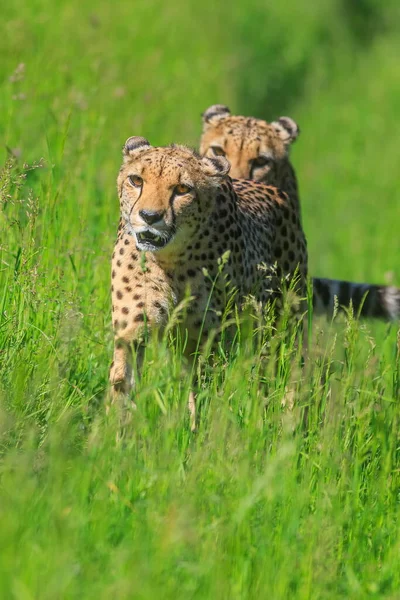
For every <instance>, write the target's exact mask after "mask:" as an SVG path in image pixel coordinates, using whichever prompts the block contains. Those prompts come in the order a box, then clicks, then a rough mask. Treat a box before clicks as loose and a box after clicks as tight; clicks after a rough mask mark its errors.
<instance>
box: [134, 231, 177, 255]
mask: <svg viewBox="0 0 400 600" xmlns="http://www.w3.org/2000/svg"><path fill="white" fill-rule="evenodd" d="M135 237H136V245H137V247H138V248H139V250H147V251H149V250H153V251H154V250H160V249H161V248H164V246H166V245H167V244H168V242H169V241H170V240H171V237H172V236H171V235H169V234H167V233H163V234H160V233H159V232H155V231H151V230H149V229H146V230H145V231H140V232H138V233H136V232H135Z"/></svg>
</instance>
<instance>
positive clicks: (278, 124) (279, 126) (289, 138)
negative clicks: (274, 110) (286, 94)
mask: <svg viewBox="0 0 400 600" xmlns="http://www.w3.org/2000/svg"><path fill="white" fill-rule="evenodd" d="M271 125H272V127H274V129H275V131H276V132H277V133H278V135H279V137H280V138H281V139H282V141H283V143H284V144H286V145H289V144H291V143H292V142H294V141H295V139H297V137H298V136H299V133H300V128H299V126H298V125H297V123H296V121H294V120H293V119H291V118H290V117H279V119H278V120H277V121H273V122H272V123H271Z"/></svg>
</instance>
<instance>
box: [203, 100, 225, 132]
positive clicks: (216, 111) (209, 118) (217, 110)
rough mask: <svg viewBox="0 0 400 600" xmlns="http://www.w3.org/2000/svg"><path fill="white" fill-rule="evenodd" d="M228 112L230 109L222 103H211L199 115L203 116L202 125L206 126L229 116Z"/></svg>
mask: <svg viewBox="0 0 400 600" xmlns="http://www.w3.org/2000/svg"><path fill="white" fill-rule="evenodd" d="M230 114H231V111H230V110H229V108H228V107H227V106H225V105H224V104H213V105H212V106H210V107H209V108H207V110H205V111H204V112H203V114H202V115H201V116H202V117H203V125H204V127H207V125H215V124H216V123H217V122H218V121H220V120H221V119H226V117H229V116H230Z"/></svg>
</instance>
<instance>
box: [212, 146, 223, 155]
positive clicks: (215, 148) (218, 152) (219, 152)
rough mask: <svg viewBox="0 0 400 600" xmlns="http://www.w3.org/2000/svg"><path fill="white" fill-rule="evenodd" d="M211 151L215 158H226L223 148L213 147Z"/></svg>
mask: <svg viewBox="0 0 400 600" xmlns="http://www.w3.org/2000/svg"><path fill="white" fill-rule="evenodd" d="M211 150H212V151H213V152H214V154H215V156H225V151H224V150H223V149H222V148H221V146H211Z"/></svg>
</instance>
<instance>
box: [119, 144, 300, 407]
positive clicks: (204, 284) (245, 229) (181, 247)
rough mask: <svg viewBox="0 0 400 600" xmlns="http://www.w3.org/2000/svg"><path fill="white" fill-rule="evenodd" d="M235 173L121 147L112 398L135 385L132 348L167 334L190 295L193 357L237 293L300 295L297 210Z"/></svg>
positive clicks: (171, 154) (211, 161)
mask: <svg viewBox="0 0 400 600" xmlns="http://www.w3.org/2000/svg"><path fill="white" fill-rule="evenodd" d="M229 168H230V165H229V163H228V161H227V160H226V159H225V158H224V157H213V158H209V157H203V158H202V157H201V156H200V155H199V154H197V153H196V152H195V151H193V150H191V149H189V148H186V147H184V146H177V145H171V146H168V147H152V146H151V145H150V144H149V142H148V141H147V140H146V139H144V138H142V137H131V138H129V139H128V140H127V142H126V143H125V146H124V149H123V164H122V167H121V169H120V172H119V175H118V180H117V187H118V194H119V199H120V211H121V218H120V226H119V232H118V238H117V241H116V244H115V248H114V253H113V257H112V273H111V278H112V311H113V312H112V314H113V327H114V335H115V348H114V359H113V363H112V366H111V369H110V382H111V386H112V390H113V394H114V396H115V395H118V394H119V393H123V394H126V393H128V392H129V391H130V389H131V387H132V385H133V379H132V367H131V362H132V361H131V350H130V348H131V344H132V343H133V342H135V341H137V340H139V339H140V338H141V335H142V334H143V330H144V328H147V327H149V328H150V329H159V328H161V329H162V328H163V327H164V326H165V324H166V323H167V320H168V314H169V312H170V311H171V308H173V307H175V306H177V305H178V304H179V303H180V302H181V301H182V300H183V299H185V298H187V294H188V291H189V292H190V294H191V296H192V297H193V300H192V302H191V304H190V306H189V308H188V310H187V312H186V315H185V320H184V322H183V323H182V326H183V327H185V328H186V330H187V336H188V337H187V339H188V343H187V345H186V353H187V354H191V353H193V352H194V351H195V350H196V348H197V344H198V338H199V334H200V332H202V336H203V337H204V338H205V337H207V336H208V334H209V332H210V330H211V329H215V328H218V327H219V326H220V324H221V315H222V314H223V313H224V310H225V308H226V304H227V298H228V295H229V294H230V292H231V290H233V289H234V290H235V291H236V298H235V300H236V302H237V303H241V302H242V300H243V299H244V298H245V297H246V296H247V295H248V294H253V295H254V297H255V298H256V300H258V301H259V302H261V303H263V304H265V303H267V302H268V301H269V300H270V299H272V298H274V297H276V296H277V297H279V295H280V293H281V287H282V283H281V282H282V276H284V277H286V279H287V280H292V282H295V283H294V285H295V288H296V290H295V291H296V292H297V293H298V294H299V296H300V297H302V296H303V295H304V293H305V281H306V277H307V247H306V240H305V236H304V233H303V230H302V226H301V223H300V221H299V217H298V211H297V208H296V206H295V205H294V203H293V202H292V200H291V199H290V198H289V197H288V196H287V194H285V193H284V192H281V191H280V190H278V189H277V188H275V187H272V186H267V185H265V184H263V183H257V182H253V181H235V180H232V179H231V178H230V177H229V176H228V172H229ZM286 242H288V243H286ZM221 259H222V261H221ZM222 265H223V266H222ZM221 269H222V272H221ZM211 289H212V294H210V293H211Z"/></svg>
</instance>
